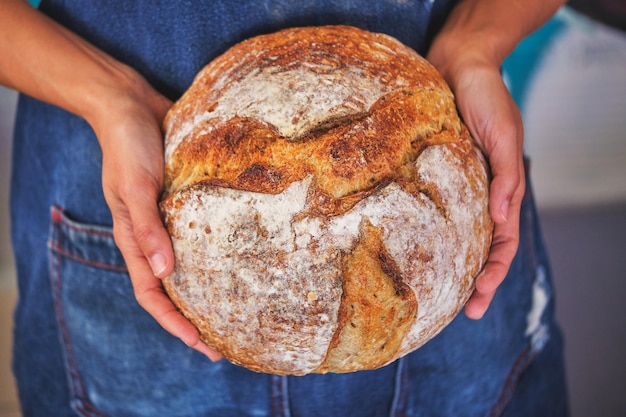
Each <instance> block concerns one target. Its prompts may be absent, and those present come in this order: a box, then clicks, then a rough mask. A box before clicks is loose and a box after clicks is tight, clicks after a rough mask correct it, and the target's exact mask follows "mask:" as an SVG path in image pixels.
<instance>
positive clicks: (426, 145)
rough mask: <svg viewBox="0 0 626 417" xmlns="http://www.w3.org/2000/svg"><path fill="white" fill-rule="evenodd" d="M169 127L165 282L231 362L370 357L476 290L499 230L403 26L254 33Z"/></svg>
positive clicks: (204, 77)
mask: <svg viewBox="0 0 626 417" xmlns="http://www.w3.org/2000/svg"><path fill="white" fill-rule="evenodd" d="M164 126H165V129H166V139H165V159H166V178H165V193H164V197H163V200H162V202H161V208H162V211H163V214H164V219H165V223H166V226H167V229H168V231H169V233H170V235H171V238H172V243H173V247H174V252H175V258H176V267H175V270H174V272H173V273H172V274H171V276H169V277H168V278H167V279H165V280H164V286H165V289H166V291H167V293H168V294H169V296H170V298H171V299H172V300H173V302H174V303H175V304H176V306H177V307H178V308H179V309H180V311H181V312H182V313H183V314H184V315H185V316H186V317H187V318H188V319H189V320H190V321H191V322H192V323H193V324H194V325H195V326H197V327H198V329H199V331H200V334H201V338H202V340H203V341H204V342H206V343H207V344H208V345H209V346H210V347H212V348H213V349H216V350H217V351H219V352H221V353H222V354H223V355H224V357H225V358H227V359H228V360H229V361H231V362H233V363H236V364H239V365H241V366H244V367H246V368H249V369H251V370H254V371H259V372H267V373H274V374H292V375H302V374H307V373H324V372H352V371H357V370H364V369H375V368H378V367H381V366H384V365H385V364H388V363H390V362H391V361H393V360H395V359H397V358H399V357H401V356H403V355H406V354H407V353H409V352H411V351H413V350H415V349H417V348H418V347H420V346H421V345H423V344H424V343H425V342H426V341H428V340H429V339H431V338H432V337H433V336H434V335H435V334H437V333H438V332H439V331H440V330H442V328H443V327H444V326H446V325H447V324H448V323H449V322H450V321H451V320H452V319H453V318H454V316H455V315H457V314H458V313H459V311H460V310H461V308H462V307H463V305H464V303H465V302H466V301H467V299H468V297H469V296H470V294H471V293H472V291H473V287H474V279H475V277H476V275H477V274H478V273H479V271H480V270H481V268H482V267H483V265H484V262H485V260H486V257H487V254H488V251H489V247H490V243H491V235H492V229H493V224H492V222H491V220H490V217H489V213H488V207H487V203H488V187H489V173H488V167H487V164H486V162H485V160H484V158H483V156H482V154H481V152H480V150H479V149H478V148H477V146H476V145H475V143H474V141H473V140H472V138H471V137H470V135H469V133H468V130H467V128H466V127H465V126H464V125H463V123H462V121H461V120H460V118H459V115H458V113H457V110H456V107H455V102H454V97H453V95H452V93H451V91H450V89H449V88H448V86H447V85H446V83H445V82H444V80H443V79H442V78H441V76H440V75H439V74H438V73H437V72H436V70H435V69H434V68H433V67H432V66H431V65H430V64H429V63H428V62H427V61H426V60H424V59H423V58H421V57H420V56H419V55H418V54H417V53H416V52H414V51H413V50H411V49H410V48H408V47H406V46H404V45H402V44H401V43H399V42H398V41H396V40H395V39H393V38H391V37H389V36H386V35H382V34H375V33H370V32H366V31H363V30H360V29H356V28H352V27H346V26H330V27H310V28H309V27H307V28H295V29H288V30H283V31H281V32H278V33H275V34H270V35H263V36H259V37H255V38H252V39H249V40H247V41H244V42H242V43H240V44H238V45H236V46H234V47H233V48H231V49H230V50H228V51H227V52H226V53H224V54H223V55H221V56H220V57H218V58H217V59H215V60H214V61H212V62H211V63H210V64H209V65H207V66H206V67H205V68H204V69H203V70H202V71H201V72H200V73H199V74H198V75H197V77H196V78H195V80H194V82H193V84H192V85H191V87H190V88H189V90H188V91H187V92H186V93H185V94H184V95H183V97H182V98H181V99H180V100H179V101H178V102H177V103H176V104H175V105H174V106H173V107H172V109H171V110H170V112H169V113H168V115H167V117H166V119H165V122H164Z"/></svg>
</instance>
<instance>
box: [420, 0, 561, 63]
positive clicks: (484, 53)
mask: <svg viewBox="0 0 626 417" xmlns="http://www.w3.org/2000/svg"><path fill="white" fill-rule="evenodd" d="M564 3H565V1H564V0H508V1H503V0H462V1H461V2H460V3H459V4H458V5H457V6H456V7H455V9H454V10H453V12H452V13H451V15H450V17H449V18H448V20H447V21H446V23H445V25H444V27H443V28H442V30H441V31H440V32H439V34H438V35H437V37H436V38H435V40H434V42H433V45H432V47H431V50H430V52H429V55H428V58H429V60H430V61H431V62H432V63H433V64H434V65H435V66H436V67H437V68H438V69H439V70H440V71H442V72H448V70H449V68H448V66H449V65H450V64H451V63H452V61H454V58H456V57H459V56H460V55H470V54H465V52H471V53H472V54H480V55H481V56H480V59H483V60H486V61H487V62H488V63H489V64H491V65H496V66H500V65H501V64H502V61H503V60H504V59H505V58H506V57H507V56H508V55H509V54H510V53H511V52H512V51H513V49H514V48H515V47H516V46H517V44H518V43H519V42H520V41H521V40H522V39H523V38H524V37H526V36H528V35H529V34H530V33H532V32H533V31H534V30H536V29H537V28H539V27H540V26H541V25H542V24H543V23H545V22H546V21H547V20H548V19H549V18H550V17H551V16H552V15H553V14H554V13H555V12H556V11H557V10H558V9H559V7H560V6H562V5H563V4H564ZM474 58H477V57H474ZM444 75H447V74H444Z"/></svg>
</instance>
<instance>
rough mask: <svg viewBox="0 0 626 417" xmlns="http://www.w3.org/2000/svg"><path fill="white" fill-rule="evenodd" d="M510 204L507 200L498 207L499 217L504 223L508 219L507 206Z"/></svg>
mask: <svg viewBox="0 0 626 417" xmlns="http://www.w3.org/2000/svg"><path fill="white" fill-rule="evenodd" d="M510 204H511V203H510V201H509V200H504V201H503V202H502V204H501V205H500V217H501V218H502V220H503V221H505V222H506V221H507V220H508V219H509V205H510Z"/></svg>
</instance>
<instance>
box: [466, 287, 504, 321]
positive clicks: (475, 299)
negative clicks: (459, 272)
mask: <svg viewBox="0 0 626 417" xmlns="http://www.w3.org/2000/svg"><path fill="white" fill-rule="evenodd" d="M495 294H496V292H495V291H493V292H490V293H479V292H474V293H473V294H472V296H471V297H470V299H469V300H468V301H467V304H465V315H466V316H467V317H468V318H470V319H472V320H480V319H481V318H483V316H484V315H485V313H486V312H487V310H488V309H489V305H490V304H491V301H492V300H493V297H494V296H495Z"/></svg>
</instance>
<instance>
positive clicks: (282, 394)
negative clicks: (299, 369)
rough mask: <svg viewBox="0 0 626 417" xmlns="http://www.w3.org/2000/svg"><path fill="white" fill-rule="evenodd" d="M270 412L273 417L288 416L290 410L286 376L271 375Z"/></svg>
mask: <svg viewBox="0 0 626 417" xmlns="http://www.w3.org/2000/svg"><path fill="white" fill-rule="evenodd" d="M270 377H271V380H270V381H271V383H270V387H271V399H272V412H273V415H274V416H275V417H289V416H290V415H291V411H290V410H289V404H288V397H289V393H288V387H287V377H286V376H279V375H271V376H270Z"/></svg>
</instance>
